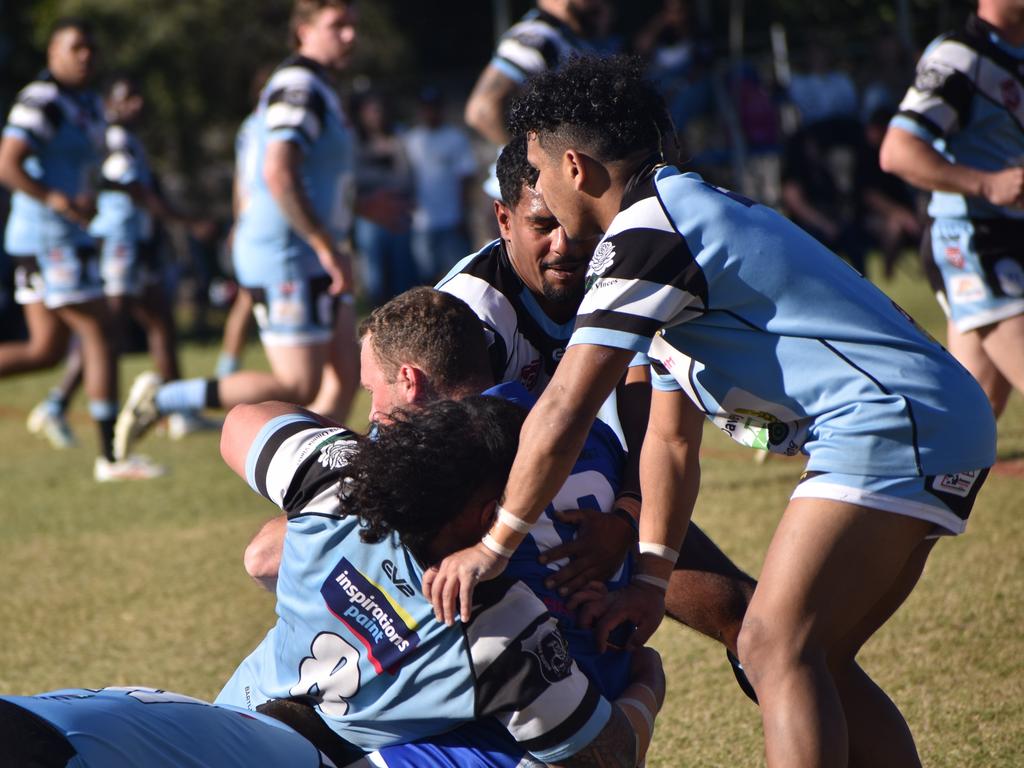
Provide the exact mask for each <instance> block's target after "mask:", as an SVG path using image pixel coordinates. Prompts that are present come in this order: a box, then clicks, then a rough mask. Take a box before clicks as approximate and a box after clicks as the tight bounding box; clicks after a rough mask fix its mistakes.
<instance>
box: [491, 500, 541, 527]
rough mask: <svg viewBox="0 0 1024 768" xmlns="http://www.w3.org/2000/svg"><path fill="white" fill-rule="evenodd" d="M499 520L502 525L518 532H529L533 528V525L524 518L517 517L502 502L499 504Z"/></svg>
mask: <svg viewBox="0 0 1024 768" xmlns="http://www.w3.org/2000/svg"><path fill="white" fill-rule="evenodd" d="M498 522H499V523H501V524H502V525H505V526H508V527H509V528H511V529H512V530H513V531H515V532H516V533H529V532H530V529H531V528H533V526H532V525H530V524H529V523H528V522H526V521H525V520H523V518H521V517H516V516H515V515H513V514H512V513H511V512H509V511H508V510H507V509H505V508H504V507H503V506H501V505H500V504H499V505H498Z"/></svg>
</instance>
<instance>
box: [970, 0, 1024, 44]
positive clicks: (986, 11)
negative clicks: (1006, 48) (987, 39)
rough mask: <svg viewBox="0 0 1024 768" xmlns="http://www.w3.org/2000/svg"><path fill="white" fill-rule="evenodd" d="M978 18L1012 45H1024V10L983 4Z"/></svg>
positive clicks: (979, 9)
mask: <svg viewBox="0 0 1024 768" xmlns="http://www.w3.org/2000/svg"><path fill="white" fill-rule="evenodd" d="M978 18H979V19H981V20H982V21H984V22H986V23H988V24H990V25H991V26H992V27H994V28H995V30H996V31H997V32H998V33H999V36H1000V37H1001V38H1003V40H1005V41H1006V42H1008V43H1009V44H1010V45H1014V46H1019V45H1024V8H1003V7H998V6H997V5H995V4H982V6H981V7H979V8H978Z"/></svg>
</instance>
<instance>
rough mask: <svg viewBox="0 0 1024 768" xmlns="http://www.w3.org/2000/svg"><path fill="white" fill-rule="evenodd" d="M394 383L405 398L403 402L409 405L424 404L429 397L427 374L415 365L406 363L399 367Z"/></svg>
mask: <svg viewBox="0 0 1024 768" xmlns="http://www.w3.org/2000/svg"><path fill="white" fill-rule="evenodd" d="M395 383H396V384H397V385H398V387H399V389H400V391H401V392H402V394H403V396H404V397H405V402H406V403H409V404H410V405H411V404H413V403H423V402H426V400H427V399H429V397H430V387H429V381H428V380H427V374H425V373H424V372H423V371H422V370H421V369H420V368H417V367H416V366H415V365H410V364H408V363H406V364H404V365H401V366H399V368H398V375H397V377H396V378H395Z"/></svg>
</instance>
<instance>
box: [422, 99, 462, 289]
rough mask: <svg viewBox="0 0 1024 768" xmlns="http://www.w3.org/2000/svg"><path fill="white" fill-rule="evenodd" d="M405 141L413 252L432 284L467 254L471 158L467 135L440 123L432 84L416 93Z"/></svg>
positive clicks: (440, 106) (440, 104)
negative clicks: (415, 112) (412, 185)
mask: <svg viewBox="0 0 1024 768" xmlns="http://www.w3.org/2000/svg"><path fill="white" fill-rule="evenodd" d="M404 140H405V148H406V152H407V153H408V156H409V162H410V164H411V165H412V170H413V176H414V178H415V182H416V205H415V208H414V209H413V216H412V236H413V256H414V258H415V259H416V266H417V268H418V269H419V277H420V281H421V282H425V283H433V282H436V281H437V279H438V278H440V277H443V276H444V273H445V272H447V271H448V270H449V269H450V268H451V267H453V266H454V265H455V262H457V261H458V260H459V259H461V258H462V257H463V256H465V255H466V254H467V253H469V250H470V244H469V242H470V241H469V236H468V233H467V218H466V212H467V210H468V200H469V196H470V195H471V194H472V184H473V178H474V175H475V174H476V160H475V158H474V157H473V150H472V148H471V147H470V145H469V137H468V136H466V133H465V132H464V131H463V130H462V129H461V128H458V127H456V126H454V125H450V124H447V123H445V122H444V102H443V100H442V97H441V92H440V91H439V90H438V89H437V88H434V87H428V88H425V89H424V90H423V91H422V93H421V94H420V101H419V123H418V124H417V125H416V126H415V127H414V128H413V129H412V130H410V131H409V132H408V133H407V134H406V135H405V137H404Z"/></svg>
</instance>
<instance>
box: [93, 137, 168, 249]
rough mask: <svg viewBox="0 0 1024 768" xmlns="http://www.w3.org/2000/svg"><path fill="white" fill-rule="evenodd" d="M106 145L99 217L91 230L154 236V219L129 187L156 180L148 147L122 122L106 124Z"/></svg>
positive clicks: (140, 237) (134, 237) (122, 236)
mask: <svg viewBox="0 0 1024 768" xmlns="http://www.w3.org/2000/svg"><path fill="white" fill-rule="evenodd" d="M106 149H107V156H106V158H105V159H104V160H103V165H102V167H101V188H100V194H99V198H98V199H97V200H96V218H94V219H93V220H92V223H91V224H90V225H89V232H90V233H91V234H92V235H94V236H96V237H106V238H112V239H119V240H130V241H133V242H139V241H145V240H148V239H149V238H151V237H152V236H153V222H152V219H151V218H150V215H149V212H148V211H147V210H146V208H145V206H144V205H142V204H140V203H137V202H136V201H135V200H134V199H133V198H132V196H131V193H130V192H129V191H128V187H129V186H131V185H132V184H136V183H137V184H141V185H142V186H144V187H149V186H151V185H152V183H153V175H152V173H151V172H150V169H149V161H148V160H147V158H146V149H145V147H143V146H142V142H141V141H139V137H138V136H136V135H135V133H134V132H133V131H131V130H130V129H128V128H127V127H125V126H123V125H119V124H111V125H109V126H107V133H106Z"/></svg>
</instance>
